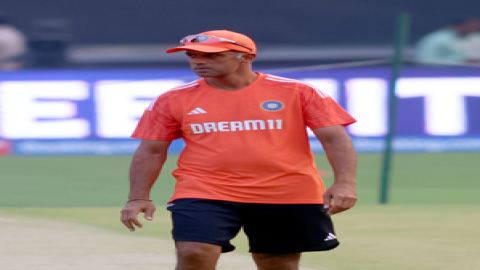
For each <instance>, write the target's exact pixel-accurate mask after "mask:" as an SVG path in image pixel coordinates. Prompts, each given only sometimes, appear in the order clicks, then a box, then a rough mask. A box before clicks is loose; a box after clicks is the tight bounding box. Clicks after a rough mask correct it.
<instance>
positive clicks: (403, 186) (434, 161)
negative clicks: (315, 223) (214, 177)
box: [0, 153, 480, 270]
mask: <svg viewBox="0 0 480 270" xmlns="http://www.w3.org/2000/svg"><path fill="white" fill-rule="evenodd" d="M176 158H177V157H176V156H170V157H169V158H168V160H167V163H166V165H165V169H164V171H163V173H162V175H161V177H160V179H159V180H158V181H157V183H156V185H155V186H154V190H153V193H152V199H153V200H154V202H155V203H156V205H157V207H158V211H157V213H156V216H155V220H154V221H153V222H151V223H150V224H148V225H147V226H146V227H145V228H143V229H141V230H139V231H137V232H136V233H135V234H134V235H137V236H145V237H156V238H169V237H170V236H169V231H170V223H169V219H168V213H167V212H166V211H165V210H164V205H165V204H166V202H167V200H168V198H169V196H170V194H171V192H172V189H173V186H174V179H173V178H172V177H171V175H170V174H171V171H172V170H173V169H174V167H175V162H176ZM380 161H381V156H380V155H377V154H361V155H359V168H358V182H359V184H358V195H359V201H358V205H357V206H356V207H355V208H354V209H352V210H350V211H348V212H345V213H342V214H339V215H336V216H334V220H335V224H336V229H337V233H338V235H339V238H340V239H341V242H342V245H341V246H340V247H339V248H338V249H336V250H334V251H331V252H325V253H308V254H305V255H304V257H303V260H302V265H304V266H306V267H310V268H314V269H368V270H377V269H378V270H380V269H432V270H433V269H480V260H478V255H477V253H478V250H480V244H479V243H480V229H479V228H480V226H478V224H480V181H478V180H477V177H478V175H479V171H480V170H479V168H478V167H479V164H480V163H479V161H480V153H401V154H396V155H395V156H394V164H393V171H392V185H391V199H390V202H391V203H390V204H389V205H378V204H377V200H378V189H379V185H378V183H379V174H380ZM129 162H130V157H127V156H75V157H71V156H65V157H63V156H59V157H51V156H49V157H16V156H8V157H1V158H0V218H2V217H3V218H9V217H23V218H30V219H33V220H37V219H38V220H53V221H60V222H67V223H75V224H86V225H91V226H95V227H98V228H103V229H106V230H108V231H110V232H114V233H117V234H119V235H120V234H121V235H123V234H130V233H129V232H128V231H127V230H126V229H124V228H123V227H122V225H121V224H120V222H119V221H118V219H119V211H120V209H121V207H122V206H123V204H124V203H125V201H126V196H127V189H128V179H127V172H128V165H129ZM317 164H318V166H319V167H320V168H329V167H328V164H327V162H326V159H325V157H324V156H323V155H317ZM325 181H326V182H327V185H328V184H329V183H331V181H332V178H331V177H325ZM235 244H236V245H237V247H238V252H240V253H246V250H247V248H246V240H245V238H244V237H238V238H237V239H236V240H235ZM26 270H28V269H26Z"/></svg>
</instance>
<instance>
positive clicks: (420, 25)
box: [0, 0, 480, 69]
mask: <svg viewBox="0 0 480 270" xmlns="http://www.w3.org/2000/svg"><path fill="white" fill-rule="evenodd" d="M479 5H480V3H479V2H478V1H474V0H458V1H453V0H425V1H413V0H405V1H382V0H365V1H355V0H345V1H336V2H335V1H309V0H299V1H274V0H262V1H254V0H244V1H220V0H209V1H185V0H179V1H153V0H138V1H134V2H133V1H127V0H117V1H110V0H98V1H91V0H88V1H62V0H45V1H33V0H24V1H15V0H3V1H2V3H1V5H0V14H3V15H2V16H3V17H5V18H7V19H8V20H9V22H11V24H12V25H14V26H15V27H17V28H18V29H19V30H20V31H21V32H22V33H23V34H24V35H25V38H26V40H27V41H28V46H27V47H28V52H29V53H28V57H27V59H24V60H25V68H34V69H40V68H41V69H43V68H125V67H149V68H150V67H185V66H186V65H185V61H184V58H183V57H182V56H183V55H178V54H172V55H167V54H165V53H163V52H164V50H165V48H168V47H169V46H172V45H176V44H177V42H178V40H180V39H181V38H182V37H183V36H186V35H189V34H194V33H199V32H203V31H206V30H214V29H228V30H232V31H236V32H241V33H244V34H247V35H248V36H250V37H252V38H253V39H254V40H255V41H256V42H257V43H258V46H259V52H260V53H259V57H258V60H257V62H256V66H279V65H281V66H291V65H305V64H318V63H332V62H345V61H352V60H362V59H372V58H384V57H389V56H390V55H391V53H392V43H393V38H394V32H393V29H394V19H395V16H397V15H398V14H399V13H401V12H408V13H410V14H411V16H412V18H413V21H412V25H413V27H411V28H410V34H409V40H408V44H407V45H408V46H407V48H406V51H405V54H406V56H412V55H413V54H414V48H415V44H416V43H417V41H419V39H420V38H421V37H423V36H425V35H426V34H428V33H430V32H433V31H435V30H437V29H439V28H442V27H445V26H447V25H449V24H451V23H453V22H454V21H458V20H463V19H466V18H473V17H478V16H479V15H478V10H479Z"/></svg>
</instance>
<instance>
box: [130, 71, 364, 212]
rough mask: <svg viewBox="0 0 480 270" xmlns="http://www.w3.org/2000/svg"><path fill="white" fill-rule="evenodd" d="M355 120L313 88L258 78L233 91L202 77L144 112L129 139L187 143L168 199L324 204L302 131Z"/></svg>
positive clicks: (168, 94) (284, 80) (177, 89)
mask: <svg viewBox="0 0 480 270" xmlns="http://www.w3.org/2000/svg"><path fill="white" fill-rule="evenodd" d="M354 122H355V119H353V118H352V117H351V116H350V115H349V114H348V113H347V112H345V111H344V110H343V109H342V107H340V106H339V105H338V104H337V103H336V102H335V101H334V100H333V99H332V98H331V97H329V96H328V95H326V94H325V93H323V92H321V91H320V90H318V89H316V88H315V87H313V86H311V85H309V84H306V83H304V82H301V81H297V80H292V79H286V78H282V77H277V76H272V75H266V74H262V73H258V77H257V78H256V80H255V81H254V82H253V83H251V84H250V85H249V86H247V87H245V88H243V89H240V90H237V91H224V90H218V89H215V88H213V87H211V86H210V85H209V84H208V83H207V82H206V81H205V79H200V80H197V81H194V82H191V83H189V84H186V85H183V86H179V87H176V88H173V89H171V90H170V91H168V92H166V93H164V94H162V95H161V96H159V97H158V98H157V99H156V100H155V101H153V102H152V104H151V105H150V106H149V107H148V108H147V110H146V111H145V113H144V115H143V116H142V118H141V119H140V121H139V123H138V126H137V128H136V130H135V132H134V133H133V135H132V137H134V138H139V139H146V140H164V141H170V140H175V139H179V138H183V139H184V141H185V144H186V146H185V148H184V149H183V151H182V152H181V154H180V156H179V159H178V164H177V165H178V168H177V169H176V170H175V171H174V172H173V175H174V176H175V178H176V179H177V183H176V185H175V190H174V194H173V197H172V198H171V199H170V201H173V200H175V199H180V198H200V199H212V200H225V201H233V202H243V203H272V204H307V203H308V204H316V203H318V204H321V203H323V199H322V196H323V193H324V192H325V187H324V183H323V181H322V180H321V178H320V177H319V175H318V171H317V168H316V166H315V163H314V156H313V154H312V152H311V150H310V145H309V141H308V135H307V132H306V127H310V128H311V129H317V128H321V127H327V126H333V125H343V126H346V125H349V124H351V123H354Z"/></svg>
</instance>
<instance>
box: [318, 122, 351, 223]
mask: <svg viewBox="0 0 480 270" xmlns="http://www.w3.org/2000/svg"><path fill="white" fill-rule="evenodd" d="M313 132H314V133H315V135H316V136H317V138H318V140H319V141H320V142H321V143H322V145H323V149H325V153H326V154H327V159H328V161H329V162H330V165H331V166H332V169H333V174H334V182H333V184H332V186H331V187H330V188H329V189H328V190H327V191H326V192H325V194H324V196H323V199H324V206H325V208H329V205H330V202H331V200H332V199H333V201H334V204H333V207H331V208H330V209H329V210H328V212H327V214H329V215H333V214H336V213H340V212H343V211H345V210H347V209H350V208H352V207H353V206H354V205H355V202H356V201H357V192H356V191H355V185H356V184H357V180H356V168H357V155H356V154H355V149H354V148H353V145H352V141H351V139H350V137H349V136H348V134H347V133H346V131H345V128H344V127H343V126H341V125H338V126H330V127H324V128H318V129H315V130H313Z"/></svg>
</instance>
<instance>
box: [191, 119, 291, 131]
mask: <svg viewBox="0 0 480 270" xmlns="http://www.w3.org/2000/svg"><path fill="white" fill-rule="evenodd" d="M190 127H191V128H192V131H193V134H199V133H210V132H219V131H220V132H231V131H243V130H266V129H282V128H283V120H282V119H275V120H273V119H269V120H266V121H265V120H245V121H232V122H218V123H215V122H207V123H202V124H190Z"/></svg>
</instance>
